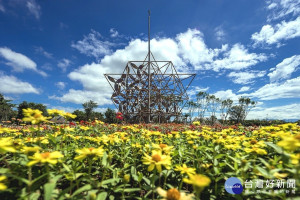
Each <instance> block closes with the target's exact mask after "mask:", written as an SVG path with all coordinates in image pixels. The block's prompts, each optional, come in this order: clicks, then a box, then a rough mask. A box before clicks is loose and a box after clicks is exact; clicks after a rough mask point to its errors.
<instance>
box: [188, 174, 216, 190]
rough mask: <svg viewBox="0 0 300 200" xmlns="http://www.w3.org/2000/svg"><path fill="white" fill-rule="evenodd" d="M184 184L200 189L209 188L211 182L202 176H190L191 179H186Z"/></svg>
mask: <svg viewBox="0 0 300 200" xmlns="http://www.w3.org/2000/svg"><path fill="white" fill-rule="evenodd" d="M183 182H185V183H188V184H191V185H194V186H195V187H198V188H204V187H207V186H209V184H210V182H211V180H210V179H209V178H208V177H207V176H205V175H202V174H195V175H189V179H187V178H184V179H183Z"/></svg>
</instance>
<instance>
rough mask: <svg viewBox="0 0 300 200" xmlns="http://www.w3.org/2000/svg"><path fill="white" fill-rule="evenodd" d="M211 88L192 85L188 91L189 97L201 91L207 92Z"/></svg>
mask: <svg viewBox="0 0 300 200" xmlns="http://www.w3.org/2000/svg"><path fill="white" fill-rule="evenodd" d="M208 89H209V87H206V88H201V87H199V86H192V87H190V89H189V90H188V91H187V94H188V96H189V98H191V97H192V96H195V95H196V94H198V93H199V92H206V91H207V90H208Z"/></svg>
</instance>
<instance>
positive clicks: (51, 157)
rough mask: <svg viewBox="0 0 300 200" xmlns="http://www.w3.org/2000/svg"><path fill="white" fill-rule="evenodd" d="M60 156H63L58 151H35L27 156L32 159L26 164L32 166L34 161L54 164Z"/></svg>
mask: <svg viewBox="0 0 300 200" xmlns="http://www.w3.org/2000/svg"><path fill="white" fill-rule="evenodd" d="M62 157H64V156H63V155H62V154H61V153H60V152H58V151H54V152H44V153H39V152H36V153H35V154H34V155H33V156H29V158H30V159H32V161H30V162H29V163H28V164H27V165H28V166H32V165H35V164H36V163H50V164H52V165H55V164H56V163H57V162H58V159H59V158H62Z"/></svg>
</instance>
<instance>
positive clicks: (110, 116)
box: [104, 108, 117, 124]
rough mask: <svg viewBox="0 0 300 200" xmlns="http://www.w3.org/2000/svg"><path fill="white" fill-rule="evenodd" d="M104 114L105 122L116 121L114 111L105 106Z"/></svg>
mask: <svg viewBox="0 0 300 200" xmlns="http://www.w3.org/2000/svg"><path fill="white" fill-rule="evenodd" d="M104 115H105V122H106V123H110V124H112V123H116V122H117V118H116V111H114V110H112V109H110V108H107V110H106V112H105V113H104Z"/></svg>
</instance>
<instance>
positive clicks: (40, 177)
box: [31, 174, 48, 185]
mask: <svg viewBox="0 0 300 200" xmlns="http://www.w3.org/2000/svg"><path fill="white" fill-rule="evenodd" d="M47 175H48V174H43V175H41V176H39V177H37V178H36V179H34V180H33V181H31V185H33V184H34V183H35V182H37V181H39V180H40V179H42V178H44V177H45V176H47Z"/></svg>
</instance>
